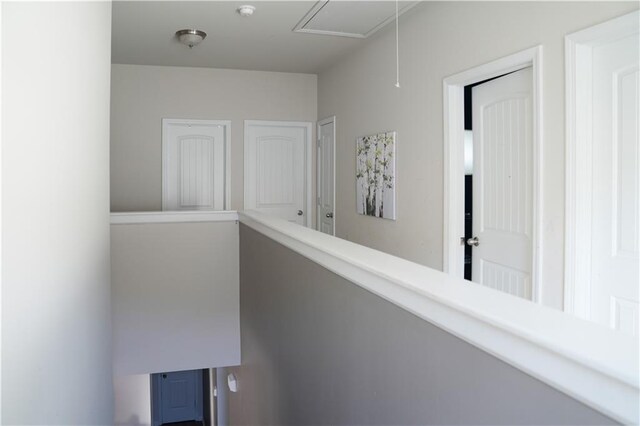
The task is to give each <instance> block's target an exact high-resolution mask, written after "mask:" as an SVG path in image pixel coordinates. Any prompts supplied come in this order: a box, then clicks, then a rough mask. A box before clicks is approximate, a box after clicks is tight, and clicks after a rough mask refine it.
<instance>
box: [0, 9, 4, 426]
mask: <svg viewBox="0 0 640 426" xmlns="http://www.w3.org/2000/svg"><path fill="white" fill-rule="evenodd" d="M2 69H3V64H2V4H0V241H3V239H2V185H3V182H2V147H4V145H3V143H2V142H3V141H2V134H3V133H2V95H3V94H4V91H3V88H2ZM2 246H3V244H2V243H0V318H3V316H2V288H3V285H2V275H3V274H2V271H3V269H2ZM0 354H2V327H0ZM1 401H2V363H1V362H0V424H2V402H1Z"/></svg>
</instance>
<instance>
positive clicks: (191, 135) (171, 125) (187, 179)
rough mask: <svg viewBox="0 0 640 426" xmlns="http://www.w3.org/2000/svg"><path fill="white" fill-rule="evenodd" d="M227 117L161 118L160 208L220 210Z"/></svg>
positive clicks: (225, 192)
mask: <svg viewBox="0 0 640 426" xmlns="http://www.w3.org/2000/svg"><path fill="white" fill-rule="evenodd" d="M229 127H230V123H229V122H228V121H209V120H174V119H164V120H162V209H163V210H224V209H225V207H226V206H225V204H226V199H227V195H228V188H227V185H228V176H227V170H226V163H227V155H228V149H227V137H228V131H229Z"/></svg>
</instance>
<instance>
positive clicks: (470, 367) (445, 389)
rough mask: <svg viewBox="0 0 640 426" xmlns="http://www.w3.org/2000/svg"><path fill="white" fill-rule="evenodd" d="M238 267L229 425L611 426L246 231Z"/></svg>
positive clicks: (535, 382) (242, 235)
mask: <svg viewBox="0 0 640 426" xmlns="http://www.w3.org/2000/svg"><path fill="white" fill-rule="evenodd" d="M240 266H241V269H240V271H241V272H240V299H241V313H240V316H241V335H242V366H241V367H239V368H231V369H230V370H231V371H233V372H235V373H236V375H237V376H238V379H239V392H238V393H230V402H229V408H230V424H233V425H240V424H246V425H249V424H251V425H260V424H280V425H285V424H290V425H294V424H295V425H310V424H332V425H355V424H359V425H366V424H380V425H390V424H396V425H397V424H583V425H585V424H610V423H612V420H610V419H609V418H607V417H604V416H603V415H601V414H599V413H597V412H595V411H593V410H592V409H590V408H588V407H586V406H584V405H583V404H581V403H579V402H577V401H575V400H573V399H571V398H570V397H568V396H566V395H564V394H562V393H560V392H558V391H556V390H555V389H553V388H551V387H549V386H547V385H545V384H543V383H542V382H540V381H538V380H536V379H534V378H532V377H530V376H528V375H526V374H525V373H523V372H521V371H519V370H517V369H515V368H513V367H511V366H509V365H508V364H506V363H504V362H502V361H500V360H498V359H497V358H494V357H492V356H491V355H489V354H487V353H485V352H483V351H481V350H479V349H476V348H475V347H473V346H471V345H469V344H467V343H465V342H464V341H462V340H460V339H458V338H456V337H454V336H452V335H450V334H448V333H446V332H444V331H443V330H441V329H439V328H437V327H435V326H433V325H431V324H429V323H427V322H425V321H424V320H422V319H419V318H418V317H416V316H414V315H412V314H410V313H408V312H406V311H404V310H402V309H400V308H398V307H396V306H395V305H393V304H391V303H389V302H386V301H384V300H383V299H381V298H379V297H378V296H375V295H373V294H372V293H369V292H367V291H366V290H364V289H362V288H361V287H358V286H357V285H355V284H353V283H351V282H349V281H346V280H345V279H343V278H341V277H339V276H337V275H335V274H333V273H331V272H329V271H327V270H326V269H324V268H322V267H320V266H319V265H317V264H315V263H313V262H311V261H310V260H307V259H306V258H304V257H302V256H300V255H298V254H296V253H294V252H293V251H291V250H289V249H287V248H285V247H284V246H281V245H279V244H278V243H275V242H274V241H273V240H271V239H269V238H267V237H265V236H263V235H261V234H259V233H257V232H255V231H253V230H252V229H250V228H247V227H246V226H245V225H241V226H240Z"/></svg>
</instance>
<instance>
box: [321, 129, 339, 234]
mask: <svg viewBox="0 0 640 426" xmlns="http://www.w3.org/2000/svg"><path fill="white" fill-rule="evenodd" d="M334 152H335V119H334V118H329V119H326V120H322V121H320V122H319V123H318V220H317V223H318V230H319V231H320V232H324V233H325V234H329V235H334V234H335V222H334V220H335V219H334V215H335V210H334V208H335V206H334V204H335V198H334V193H335V186H334V180H335V174H334V170H335V169H334V162H335V156H334Z"/></svg>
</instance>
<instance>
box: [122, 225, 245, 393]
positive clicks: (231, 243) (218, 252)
mask: <svg viewBox="0 0 640 426" xmlns="http://www.w3.org/2000/svg"><path fill="white" fill-rule="evenodd" d="M111 250H112V252H111V259H112V260H111V276H112V280H111V295H112V296H111V297H112V306H113V309H112V311H113V369H114V374H115V375H116V376H126V375H132V374H148V373H159V372H165V371H180V370H194V369H200V368H210V367H222V366H227V365H237V364H238V363H239V361H240V324H239V321H240V317H239V311H240V306H239V290H238V280H239V278H238V270H239V266H238V224H237V223H236V222H210V223H155V224H135V225H112V226H111ZM125 382H126V380H125Z"/></svg>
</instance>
